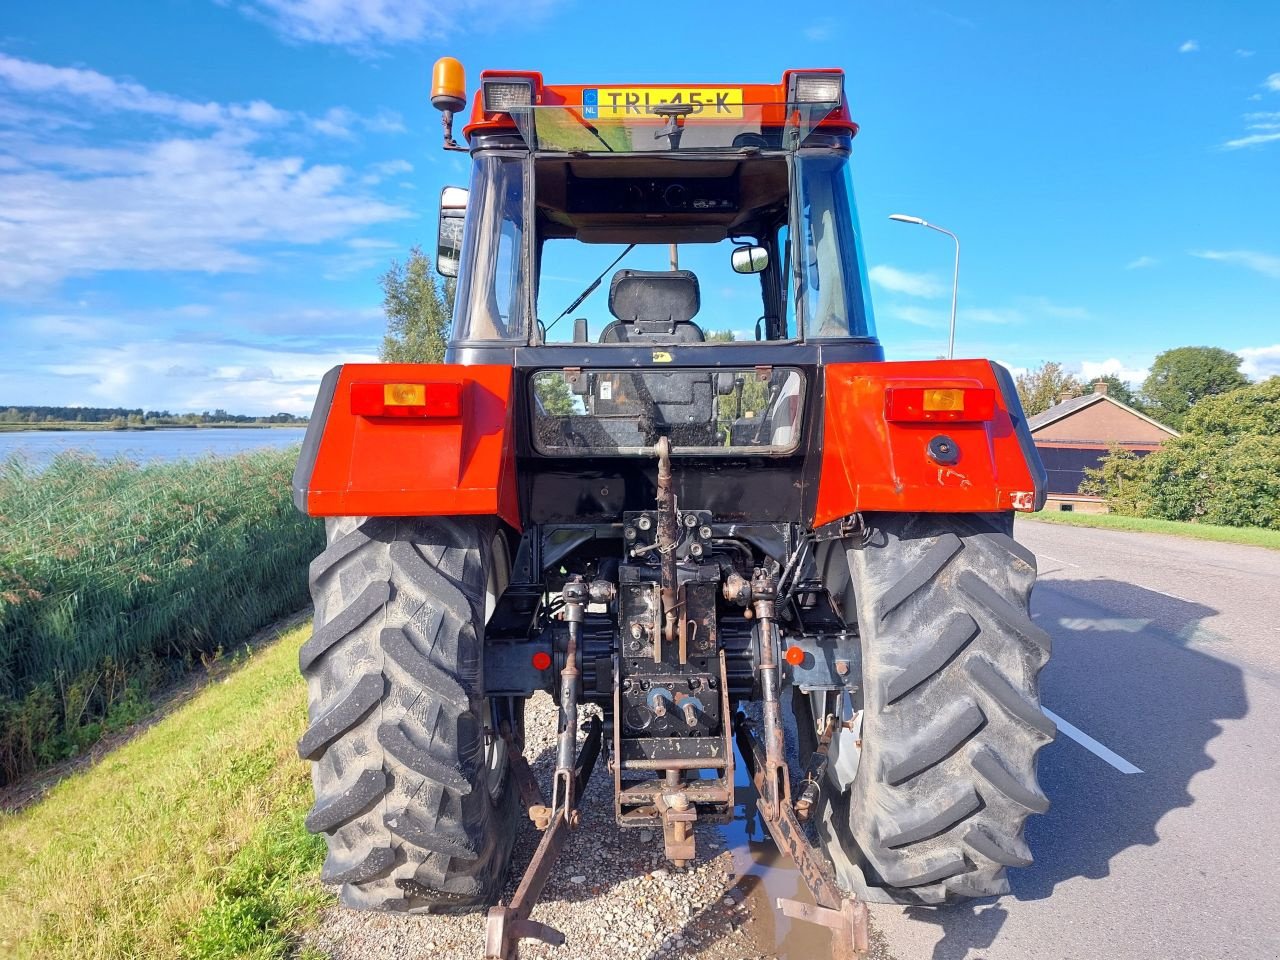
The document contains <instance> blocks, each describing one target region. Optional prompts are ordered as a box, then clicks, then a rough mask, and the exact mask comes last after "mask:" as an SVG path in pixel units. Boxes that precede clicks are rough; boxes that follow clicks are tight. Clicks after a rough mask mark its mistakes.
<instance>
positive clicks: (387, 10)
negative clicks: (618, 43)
mask: <svg viewBox="0 0 1280 960" xmlns="http://www.w3.org/2000/svg"><path fill="white" fill-rule="evenodd" d="M223 2H229V0H223ZM558 2H559V0H488V2H480V0H245V2H244V3H242V4H240V5H239V6H238V9H239V10H241V12H243V13H246V14H248V15H249V16H251V17H253V18H255V19H258V20H262V21H264V22H266V23H267V24H269V25H270V26H271V27H273V28H274V29H275V30H276V31H277V32H278V33H280V34H281V35H282V36H284V37H285V38H286V39H288V40H301V41H306V42H309V43H331V44H337V45H340V46H349V47H355V48H357V49H366V48H369V47H371V46H374V45H379V44H401V43H414V42H417V41H419V40H423V39H440V38H442V37H444V36H447V35H449V34H453V33H458V32H461V30H462V29H463V28H467V27H471V26H472V25H476V24H479V25H482V26H483V27H484V28H488V29H492V28H494V27H495V26H497V25H500V24H502V23H506V22H509V21H511V20H520V21H522V22H524V21H528V20H531V19H536V18H538V17H540V16H542V15H543V14H545V13H546V12H547V11H548V10H549V9H551V8H552V7H553V6H555V5H556V4H557V3H558Z"/></svg>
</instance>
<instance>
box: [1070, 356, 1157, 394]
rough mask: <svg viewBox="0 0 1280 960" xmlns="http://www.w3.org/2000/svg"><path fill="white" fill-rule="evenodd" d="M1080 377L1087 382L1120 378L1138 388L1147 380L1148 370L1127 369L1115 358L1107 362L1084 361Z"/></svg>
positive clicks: (1140, 368)
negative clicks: (1110, 377) (1106, 378)
mask: <svg viewBox="0 0 1280 960" xmlns="http://www.w3.org/2000/svg"><path fill="white" fill-rule="evenodd" d="M1080 375H1081V377H1083V378H1084V379H1085V380H1086V381H1090V382H1092V381H1094V380H1097V379H1098V378H1099V377H1105V376H1113V377H1119V378H1120V379H1121V380H1123V381H1124V382H1125V383H1127V384H1128V385H1129V386H1131V387H1133V386H1137V385H1138V384H1140V383H1142V381H1143V380H1145V379H1147V369H1146V368H1145V367H1126V366H1125V365H1124V364H1123V363H1121V362H1120V361H1119V360H1117V359H1116V358H1115V357H1111V358H1110V359H1107V360H1102V361H1098V362H1095V361H1093V360H1082V361H1081V362H1080Z"/></svg>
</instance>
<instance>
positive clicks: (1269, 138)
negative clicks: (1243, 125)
mask: <svg viewBox="0 0 1280 960" xmlns="http://www.w3.org/2000/svg"><path fill="white" fill-rule="evenodd" d="M1277 140H1280V131H1278V132H1276V133H1251V134H1249V135H1248V136H1247V137H1237V138H1236V139H1235V140H1228V141H1227V142H1226V143H1224V144H1223V145H1222V146H1223V148H1224V149H1226V150H1239V149H1240V148H1241V147H1257V146H1260V145H1262V144H1264V143H1275V142H1276V141H1277Z"/></svg>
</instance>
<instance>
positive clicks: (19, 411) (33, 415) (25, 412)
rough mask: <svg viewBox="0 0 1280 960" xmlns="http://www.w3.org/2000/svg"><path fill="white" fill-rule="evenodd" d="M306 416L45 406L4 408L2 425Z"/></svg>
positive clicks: (127, 423) (303, 420) (289, 419)
mask: <svg viewBox="0 0 1280 960" xmlns="http://www.w3.org/2000/svg"><path fill="white" fill-rule="evenodd" d="M306 422H307V418H306V417H297V416H294V415H293V414H292V413H273V414H272V415H271V416H269V417H250V416H246V415H245V414H242V413H228V412H227V411H226V410H223V409H222V408H218V409H217V410H214V411H209V410H205V411H203V412H202V413H170V412H169V411H168V410H144V409H143V408H141V407H134V408H128V407H42V406H15V407H8V408H6V409H0V423H109V424H112V425H115V426H140V425H145V424H188V425H195V424H199V423H306Z"/></svg>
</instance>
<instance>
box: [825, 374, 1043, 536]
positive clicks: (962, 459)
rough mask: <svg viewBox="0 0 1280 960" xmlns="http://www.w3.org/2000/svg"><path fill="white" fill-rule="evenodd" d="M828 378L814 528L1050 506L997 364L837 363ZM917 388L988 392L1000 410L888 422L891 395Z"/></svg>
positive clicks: (1018, 407) (1008, 381) (1013, 396)
mask: <svg viewBox="0 0 1280 960" xmlns="http://www.w3.org/2000/svg"><path fill="white" fill-rule="evenodd" d="M825 376H826V390H825V396H824V399H823V449H822V466H821V469H820V472H819V478H818V496H817V506H816V510H815V514H814V517H813V522H812V525H813V526H814V527H819V526H822V525H824V524H827V523H831V522H832V521H834V520H839V519H841V518H842V517H846V516H849V515H850V514H853V513H860V512H871V511H911V512H914V511H924V512H940V513H941V512H945V513H988V512H999V511H1007V510H1021V511H1032V510H1039V509H1040V508H1041V507H1043V506H1044V501H1045V496H1046V474H1045V470H1044V466H1043V465H1042V464H1041V462H1040V455H1039V454H1038V453H1037V452H1036V448H1035V445H1034V443H1033V442H1032V440H1031V432H1030V431H1029V430H1028V429H1027V424H1026V418H1025V417H1024V416H1023V413H1022V404H1021V403H1020V402H1019V401H1018V394H1017V391H1016V390H1015V389H1014V384H1013V378H1012V377H1010V375H1009V371H1008V370H1006V369H1005V368H1004V367H1002V366H1000V365H999V364H996V363H992V362H991V361H988V360H921V361H904V362H889V363H837V364H831V365H829V366H827V368H826V371H825ZM919 388H926V389H950V388H959V389H962V390H975V391H984V390H990V391H993V392H994V400H995V403H994V406H993V409H992V410H991V411H990V416H989V417H988V418H985V419H966V420H964V421H959V422H957V421H950V422H948V421H944V420H939V421H934V422H902V421H901V420H893V421H891V420H890V419H889V417H888V412H889V409H888V403H889V397H890V395H891V392H892V391H893V390H904V391H905V390H913V389H919ZM938 438H941V439H940V440H939V439H938ZM935 441H936V443H938V444H942V447H941V449H943V450H946V451H947V453H948V454H949V455H948V456H943V457H941V458H940V459H939V458H938V457H937V456H936V452H937V449H938V448H937V447H935V449H934V452H933V453H932V454H931V450H930V444H931V443H932V442H935ZM952 458H954V461H953V462H947V461H948V460H952Z"/></svg>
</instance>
